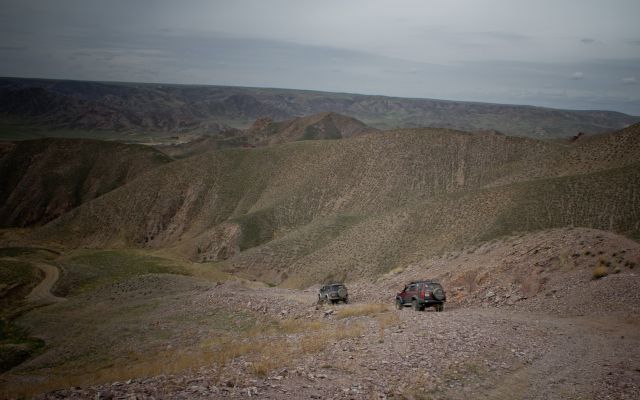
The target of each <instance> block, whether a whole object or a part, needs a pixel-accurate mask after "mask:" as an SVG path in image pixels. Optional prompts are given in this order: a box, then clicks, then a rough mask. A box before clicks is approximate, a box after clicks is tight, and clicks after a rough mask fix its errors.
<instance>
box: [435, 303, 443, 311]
mask: <svg viewBox="0 0 640 400" xmlns="http://www.w3.org/2000/svg"><path fill="white" fill-rule="evenodd" d="M443 311H444V304H436V312H443Z"/></svg>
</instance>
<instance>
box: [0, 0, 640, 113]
mask: <svg viewBox="0 0 640 400" xmlns="http://www.w3.org/2000/svg"><path fill="white" fill-rule="evenodd" d="M638 16H640V1H638V0H608V1H607V0H598V1H595V0H536V1H513V0H437V1H432V0H393V1H392V0H388V1H381V0H324V1H310V0H309V1H308V0H271V1H269V0H228V1H215V0H208V1H205V0H183V1H173V0H108V1H106V0H56V1H49V0H39V1H38V0H0V60H1V61H2V62H0V76H22V77H42V78H63V79H87V80H115V81H143V82H165V83H169V82H170V83H199V84H214V85H239V86H258V87H283V88H298V89H315V90H326V91H340V92H355V93H366V94H384V95H392V96H403V97H428V98H441V99H453V100H471V101H485V102H497V103H516V104H531V105H541V106H550V107H560V108H572V109H607V110H617V111H622V112H626V113H631V114H635V115H640V24H639V23H638Z"/></svg>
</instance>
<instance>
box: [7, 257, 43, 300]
mask: <svg viewBox="0 0 640 400" xmlns="http://www.w3.org/2000/svg"><path fill="white" fill-rule="evenodd" d="M39 279H40V275H39V274H38V270H37V269H36V268H35V267H34V266H33V265H31V264H30V263H28V262H24V261H15V260H0V285H6V286H21V285H29V284H32V283H34V282H38V280H39ZM0 293H2V290H1V289H0Z"/></svg>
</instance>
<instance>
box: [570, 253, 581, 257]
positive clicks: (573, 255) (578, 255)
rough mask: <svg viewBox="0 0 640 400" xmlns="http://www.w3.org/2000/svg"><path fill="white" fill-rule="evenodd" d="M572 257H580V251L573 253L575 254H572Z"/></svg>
mask: <svg viewBox="0 0 640 400" xmlns="http://www.w3.org/2000/svg"><path fill="white" fill-rule="evenodd" d="M571 257H573V258H578V257H580V253H573V254H572V255H571Z"/></svg>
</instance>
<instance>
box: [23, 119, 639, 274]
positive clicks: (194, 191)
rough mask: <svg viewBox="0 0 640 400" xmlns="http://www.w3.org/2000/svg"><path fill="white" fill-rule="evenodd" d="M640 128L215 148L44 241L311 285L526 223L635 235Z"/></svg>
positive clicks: (137, 182)
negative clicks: (135, 251)
mask: <svg viewBox="0 0 640 400" xmlns="http://www.w3.org/2000/svg"><path fill="white" fill-rule="evenodd" d="M639 126H640V125H636V126H633V127H631V128H627V129H626V130H623V131H621V132H616V133H612V134H609V135H601V136H599V137H594V138H592V139H591V140H589V141H587V142H585V143H584V144H582V145H581V146H583V147H584V148H582V149H580V150H579V151H577V152H576V151H575V150H574V148H575V146H577V144H565V143H557V142H549V141H540V140H535V139H530V138H517V137H509V136H501V135H495V134H470V133H465V132H456V131H450V130H437V129H422V130H401V131H391V132H384V133H380V134H376V135H365V136H359V137H354V138H350V139H344V140H339V141H331V140H330V141H302V142H291V143H286V144H282V145H277V146H273V147H262V148H255V149H229V150H224V151H215V152H209V153H204V154H201V155H197V156H193V157H190V158H186V159H183V160H179V161H175V162H173V163H170V164H167V165H163V166H160V167H158V168H156V169H154V170H151V171H149V172H148V173H146V174H144V176H143V177H141V178H138V179H134V180H133V181H132V182H129V183H127V184H125V185H122V186H120V187H118V188H117V189H115V190H113V191H112V192H109V193H107V194H105V195H104V196H102V197H100V198H97V199H95V200H93V201H90V202H88V203H86V204H84V205H82V206H80V207H78V208H76V209H74V210H73V211H71V212H70V213H68V214H65V215H63V216H62V217H60V218H58V219H57V220H55V221H52V222H51V223H49V224H47V225H45V226H44V227H42V228H40V229H38V230H37V231H36V232H35V233H34V238H37V239H38V240H45V241H54V242H59V241H61V242H64V243H65V245H67V246H75V245H80V246H89V247H113V246H116V247H122V246H123V247H129V246H133V247H143V248H171V249H173V250H172V251H176V252H177V253H179V254H181V255H182V256H184V257H187V258H190V259H192V260H198V261H219V262H224V263H225V265H227V267H228V268H230V269H231V270H233V271H236V272H237V271H240V272H244V273H246V274H248V275H249V276H253V277H256V276H258V277H260V279H263V280H267V281H270V282H273V283H283V282H285V283H286V284H289V285H293V286H303V285H304V284H307V283H309V282H310V281H311V280H312V279H316V280H317V279H320V278H323V277H319V276H316V275H317V274H319V273H322V274H331V273H339V272H340V271H342V273H346V274H348V276H352V275H353V276H362V275H363V274H364V275H367V274H372V273H373V274H379V273H385V272H386V271H388V270H389V269H391V268H393V266H394V264H397V263H403V262H409V261H410V260H411V259H413V258H414V257H417V254H422V255H424V253H425V250H424V249H429V250H428V251H427V253H432V252H436V253H437V252H443V251H447V250H450V249H451V247H452V246H457V245H463V244H466V243H469V242H474V241H477V240H480V239H483V240H490V239H491V238H493V237H497V236H500V235H507V234H511V233H513V232H517V231H531V230H538V229H547V228H557V227H560V226H567V225H574V226H585V227H590V228H597V229H609V230H613V231H616V232H623V233H627V234H629V235H631V236H637V235H638V234H639V233H640V231H639V229H640V227H639V226H638V224H637V222H634V221H638V220H640V215H637V210H640V198H638V196H637V193H636V188H637V187H640V175H639V174H638V171H640V168H639V167H640V165H638V163H637V159H638V155H639V151H640V147H639V143H638V142H639V141H640V136H639V135H637V130H638V128H639ZM582 154H587V156H586V157H583V158H581V155H582ZM187 177H188V179H187ZM634 193H636V194H634ZM550 205H551V206H550ZM421 249H422V250H421Z"/></svg>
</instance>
